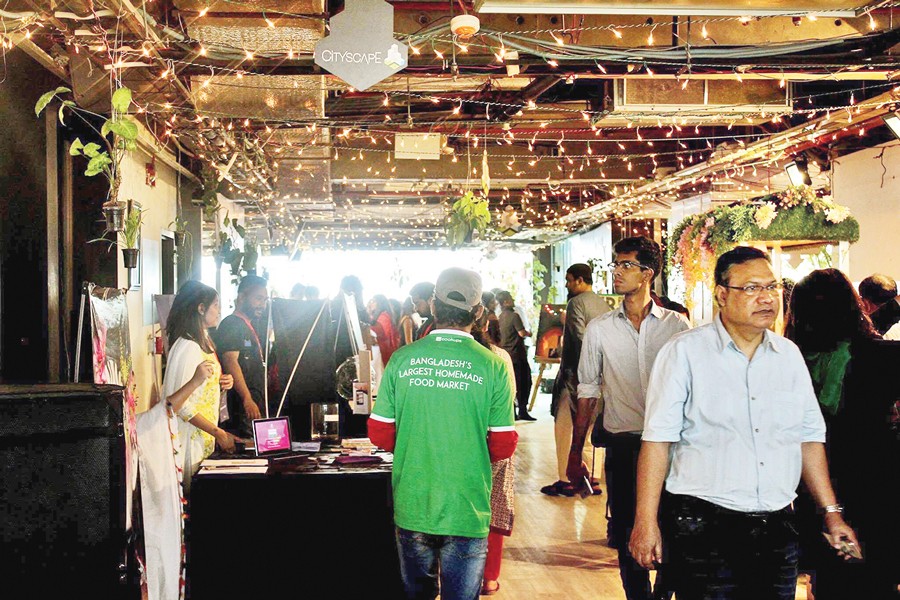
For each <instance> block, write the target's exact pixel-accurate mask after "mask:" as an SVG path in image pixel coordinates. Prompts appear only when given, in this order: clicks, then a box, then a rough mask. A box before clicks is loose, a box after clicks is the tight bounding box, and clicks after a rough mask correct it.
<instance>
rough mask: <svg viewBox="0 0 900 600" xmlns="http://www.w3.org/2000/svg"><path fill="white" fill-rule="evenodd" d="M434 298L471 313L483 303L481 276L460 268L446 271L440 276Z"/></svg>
mask: <svg viewBox="0 0 900 600" xmlns="http://www.w3.org/2000/svg"><path fill="white" fill-rule="evenodd" d="M434 297H435V298H437V299H438V300H440V301H441V302H443V303H444V304H448V305H450V306H453V307H454V308H459V309H461V310H465V311H470V310H472V307H474V306H477V305H478V304H480V303H481V276H480V275H479V274H478V273H476V272H475V271H468V270H466V269H460V268H458V267H451V268H449V269H445V270H444V271H441V274H440V275H438V278H437V283H436V284H435V286H434Z"/></svg>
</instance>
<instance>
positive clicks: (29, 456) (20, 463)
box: [0, 384, 135, 598]
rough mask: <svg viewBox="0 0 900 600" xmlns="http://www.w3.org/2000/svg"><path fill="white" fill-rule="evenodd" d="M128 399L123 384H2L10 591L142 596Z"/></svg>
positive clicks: (2, 543)
mask: <svg viewBox="0 0 900 600" xmlns="http://www.w3.org/2000/svg"><path fill="white" fill-rule="evenodd" d="M122 398H123V390H122V388H121V387H118V386H99V385H93V384H47V385H32V386H28V385H14V386H11V385H0V481H2V483H0V565H2V568H0V572H2V574H3V577H2V584H0V585H2V587H3V590H4V595H6V594H7V593H9V597H11V598H12V597H16V596H15V595H14V594H12V593H10V592H19V594H20V595H21V597H23V598H24V597H27V598H54V597H73V598H74V597H93V598H130V597H133V594H134V592H135V590H134V584H133V583H132V580H131V579H130V578H129V577H127V573H126V571H127V570H128V566H129V565H128V563H129V562H130V561H128V560H126V559H125V557H126V556H127V555H128V551H127V540H126V531H125V438H124V430H123V427H122ZM60 594H65V595H60Z"/></svg>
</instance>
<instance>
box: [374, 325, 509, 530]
mask: <svg viewBox="0 0 900 600" xmlns="http://www.w3.org/2000/svg"><path fill="white" fill-rule="evenodd" d="M373 415H375V416H376V418H378V419H379V420H382V421H388V422H390V421H391V420H393V421H394V422H395V424H396V431H397V440H396V446H395V447H394V472H393V487H394V522H395V523H396V525H397V526H398V527H401V528H403V529H409V530H411V531H420V532H423V533H430V534H435V535H456V536H463V537H473V538H484V537H487V535H488V531H489V527H490V521H491V461H490V455H489V453H488V446H487V434H488V429H489V428H494V429H496V428H501V430H510V429H511V428H512V427H513V424H514V420H513V393H512V387H511V385H510V378H509V375H508V374H507V368H506V365H505V364H504V363H503V360H502V359H500V358H499V357H498V356H496V355H495V354H494V353H493V352H491V351H490V350H488V349H487V348H485V347H483V346H481V345H480V344H479V343H478V342H476V341H475V340H474V339H472V337H471V336H470V335H468V334H466V333H464V332H462V331H455V330H446V329H443V330H435V331H432V332H431V333H430V334H429V335H427V336H426V337H424V338H422V339H421V340H419V341H418V342H415V343H414V344H410V345H409V346H404V347H402V348H400V349H399V350H397V352H395V353H394V355H393V356H392V357H391V360H390V362H389V363H388V365H387V367H386V368H385V370H384V375H383V376H382V379H381V383H380V384H379V388H378V399H377V402H376V403H375V407H374V410H373Z"/></svg>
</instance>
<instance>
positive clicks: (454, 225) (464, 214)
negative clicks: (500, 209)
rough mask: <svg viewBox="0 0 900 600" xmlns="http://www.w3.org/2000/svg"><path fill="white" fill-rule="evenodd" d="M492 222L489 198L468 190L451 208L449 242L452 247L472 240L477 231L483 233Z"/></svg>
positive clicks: (448, 231) (448, 223)
mask: <svg viewBox="0 0 900 600" xmlns="http://www.w3.org/2000/svg"><path fill="white" fill-rule="evenodd" d="M490 224H491V212H490V209H489V208H488V201H487V198H476V197H475V194H473V193H472V192H471V190H470V191H467V192H466V193H465V194H463V195H462V196H461V197H460V198H459V199H458V200H457V201H456V202H454V203H453V206H452V208H451V209H450V216H449V217H448V219H447V225H446V229H447V242H448V243H449V244H450V247H451V248H458V247H460V246H462V245H463V244H465V243H467V242H469V241H471V238H472V234H473V233H474V232H475V231H477V232H478V233H479V234H482V235H483V234H484V233H486V232H487V230H488V227H489V226H490Z"/></svg>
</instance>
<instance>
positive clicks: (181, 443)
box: [137, 281, 234, 600]
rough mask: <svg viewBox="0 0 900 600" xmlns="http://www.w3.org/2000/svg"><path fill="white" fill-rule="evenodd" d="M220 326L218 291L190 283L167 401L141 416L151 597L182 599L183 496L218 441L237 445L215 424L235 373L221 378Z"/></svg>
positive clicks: (177, 316)
mask: <svg viewBox="0 0 900 600" xmlns="http://www.w3.org/2000/svg"><path fill="white" fill-rule="evenodd" d="M218 322H219V299H218V295H217V294H216V291H215V290H214V289H212V288H210V287H208V286H206V285H203V284H202V283H200V282H197V281H188V282H187V283H185V284H184V285H183V286H182V287H181V289H180V290H179V291H178V295H177V296H176V297H175V301H174V303H173V304H172V309H171V312H170V314H169V318H168V320H167V333H168V337H169V353H168V364H167V367H166V375H165V379H164V381H163V391H162V394H161V398H162V400H161V401H158V402H156V403H155V404H154V405H153V406H151V407H150V409H149V410H147V411H146V412H143V413H141V414H139V415H137V433H138V448H139V454H138V458H139V464H140V480H141V505H142V509H143V510H142V514H143V534H144V553H145V559H146V563H145V564H146V572H145V577H146V584H147V596H148V598H149V600H179V599H181V598H184V563H183V561H182V557H183V555H184V554H183V552H184V535H183V534H184V530H183V526H184V518H183V517H184V514H183V511H184V505H183V499H184V495H185V492H186V491H187V488H188V486H189V484H190V478H191V476H192V475H193V474H194V473H195V472H196V470H197V468H199V465H200V462H201V461H202V460H203V458H205V457H206V456H209V454H210V453H211V452H212V451H213V449H214V447H215V443H216V442H218V443H219V446H221V447H222V448H223V449H225V450H231V449H233V448H234V438H233V437H232V436H231V435H230V434H227V433H225V432H224V431H222V430H221V429H219V427H218V426H217V424H218V422H219V418H218V417H219V394H220V392H219V390H220V389H228V388H230V387H231V385H232V380H231V376H230V375H221V372H222V370H221V368H220V367H219V363H218V360H216V355H215V350H214V349H213V345H212V342H211V341H210V339H209V334H208V333H207V329H208V328H209V327H214V326H215V325H217V324H218ZM182 481H183V482H184V487H182Z"/></svg>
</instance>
